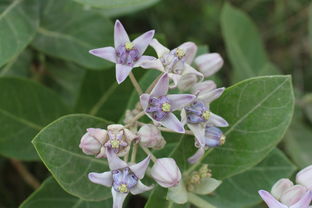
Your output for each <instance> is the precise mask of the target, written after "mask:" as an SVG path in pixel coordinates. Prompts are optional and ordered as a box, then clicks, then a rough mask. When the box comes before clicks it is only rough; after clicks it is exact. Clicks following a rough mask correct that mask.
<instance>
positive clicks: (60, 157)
mask: <svg viewBox="0 0 312 208" xmlns="http://www.w3.org/2000/svg"><path fill="white" fill-rule="evenodd" d="M108 124H109V122H107V121H105V120H102V119H99V118H96V117H93V116H89V115H82V114H76V115H68V116H64V117H61V118H59V119H58V120H56V121H54V122H53V123H51V124H49V125H48V126H47V127H45V128H44V129H42V130H41V131H40V133H39V134H38V135H37V136H36V137H35V138H34V140H33V144H34V146H35V148H36V150H37V152H38V154H39V156H40V158H41V160H42V161H43V163H44V164H45V165H46V166H47V168H48V169H49V171H50V172H51V174H52V175H53V177H54V178H55V179H56V180H57V182H58V183H59V184H60V185H61V186H62V188H63V189H64V190H65V191H67V192H68V193H70V194H72V195H74V196H77V197H79V198H81V199H84V200H88V201H100V200H106V199H108V198H110V197H111V191H110V189H109V188H106V187H104V186H101V185H97V184H94V183H91V182H90V181H89V179H88V176H87V175H88V173H89V172H93V171H94V172H104V171H108V170H109V169H108V166H107V161H106V160H105V159H96V158H95V157H94V156H87V155H85V154H84V153H83V152H82V151H81V149H80V148H79V143H80V139H81V137H82V136H83V135H84V134H85V132H86V129H87V128H90V127H94V128H97V127H99V128H106V126H107V125H108Z"/></svg>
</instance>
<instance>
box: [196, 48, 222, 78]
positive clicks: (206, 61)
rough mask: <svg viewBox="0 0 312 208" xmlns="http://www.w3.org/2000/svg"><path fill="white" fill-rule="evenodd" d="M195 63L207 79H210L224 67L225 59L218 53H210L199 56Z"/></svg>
mask: <svg viewBox="0 0 312 208" xmlns="http://www.w3.org/2000/svg"><path fill="white" fill-rule="evenodd" d="M195 63H196V65H197V66H198V68H199V71H200V72H202V73H203V75H204V76H205V77H208V76H211V75H213V74H214V73H216V72H217V71H219V69H220V68H221V67H222V66H223V59H222V57H221V56H220V54H218V53H208V54H203V55H201V56H198V57H197V58H196V59H195Z"/></svg>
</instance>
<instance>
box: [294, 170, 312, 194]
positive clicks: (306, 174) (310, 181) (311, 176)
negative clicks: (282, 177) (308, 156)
mask: <svg viewBox="0 0 312 208" xmlns="http://www.w3.org/2000/svg"><path fill="white" fill-rule="evenodd" d="M296 182H297V183H298V184H301V185H303V186H305V187H306V188H307V189H309V190H312V165H310V166H308V167H306V168H304V169H303V170H301V171H300V172H299V173H297V176H296Z"/></svg>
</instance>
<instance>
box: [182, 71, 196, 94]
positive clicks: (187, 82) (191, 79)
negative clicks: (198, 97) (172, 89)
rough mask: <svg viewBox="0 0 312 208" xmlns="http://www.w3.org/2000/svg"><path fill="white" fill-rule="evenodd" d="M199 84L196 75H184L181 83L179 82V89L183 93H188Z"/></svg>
mask: <svg viewBox="0 0 312 208" xmlns="http://www.w3.org/2000/svg"><path fill="white" fill-rule="evenodd" d="M196 82H197V76H196V74H191V73H190V74H185V75H183V76H182V77H181V78H180V80H179V82H178V88H179V90H181V91H187V90H189V89H191V87H192V86H193V85H194V84H196Z"/></svg>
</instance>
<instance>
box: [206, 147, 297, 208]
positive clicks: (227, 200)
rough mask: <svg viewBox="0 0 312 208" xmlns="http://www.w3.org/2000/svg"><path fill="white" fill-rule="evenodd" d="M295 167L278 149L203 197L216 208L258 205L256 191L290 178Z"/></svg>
mask: <svg viewBox="0 0 312 208" xmlns="http://www.w3.org/2000/svg"><path fill="white" fill-rule="evenodd" d="M295 170H296V167H295V166H294V165H293V164H292V163H291V162H290V161H289V160H288V158H287V157H286V156H285V155H284V154H283V153H282V152H281V151H280V150H278V149H274V150H273V151H272V152H271V153H270V154H269V155H268V157H266V158H265V159H264V160H263V161H262V162H261V163H259V164H258V165H257V166H255V167H253V168H251V169H249V170H247V171H246V172H244V173H242V174H239V175H236V176H233V177H231V178H228V179H226V180H224V181H223V183H222V184H221V186H220V187H219V188H218V189H217V190H216V191H215V192H214V194H212V195H208V196H205V197H203V198H204V199H205V200H207V201H209V202H210V203H212V204H214V205H215V206H216V207H218V208H228V207H231V208H241V207H249V206H252V205H255V204H258V203H260V202H261V201H262V200H261V198H260V197H259V194H258V190H260V189H264V190H271V187H272V186H273V184H274V183H275V182H276V181H277V180H279V179H281V178H288V177H290V176H291V175H292V174H293V173H294V171H295Z"/></svg>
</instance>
